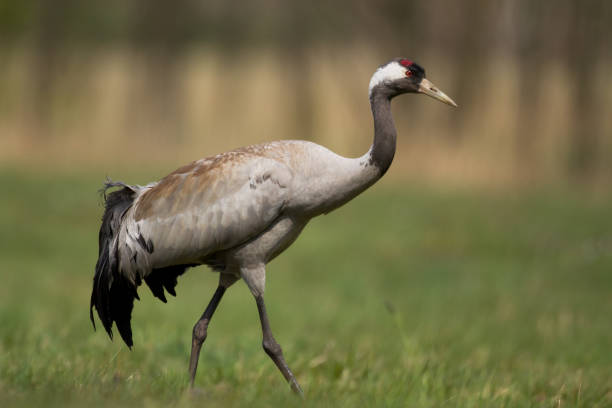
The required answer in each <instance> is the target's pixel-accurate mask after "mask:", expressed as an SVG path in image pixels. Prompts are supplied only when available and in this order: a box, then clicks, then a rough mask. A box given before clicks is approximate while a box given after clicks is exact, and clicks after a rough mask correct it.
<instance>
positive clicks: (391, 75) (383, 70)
mask: <svg viewBox="0 0 612 408" xmlns="http://www.w3.org/2000/svg"><path fill="white" fill-rule="evenodd" d="M404 75H406V68H404V67H403V66H401V65H400V64H399V63H397V62H395V61H393V62H390V63H388V64H387V65H385V66H384V67H380V68H378V69H377V70H376V72H374V75H372V79H370V88H369V89H368V95H372V89H374V87H375V86H377V85H380V84H382V83H385V82H391V81H395V80H397V79H401V78H403V77H404Z"/></svg>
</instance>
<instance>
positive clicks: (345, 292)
mask: <svg viewBox="0 0 612 408" xmlns="http://www.w3.org/2000/svg"><path fill="white" fill-rule="evenodd" d="M167 170H170V169H167ZM163 174H164V172H163V171H160V172H158V173H154V172H153V173H149V174H148V175H147V176H144V175H143V174H142V173H140V174H138V173H134V174H132V176H131V177H130V176H128V177H122V179H123V180H124V181H129V182H133V183H145V182H147V181H150V180H152V179H155V178H156V177H158V176H162V175H163ZM104 176H105V174H103V173H99V174H94V173H93V172H92V173H87V174H83V175H75V174H74V173H68V172H58V171H50V172H42V171H25V170H23V169H19V170H18V169H15V168H3V169H1V170H0V186H2V197H1V199H0V243H1V244H0V273H1V280H0V405H1V406H3V407H10V406H40V405H41V404H44V405H45V406H62V407H64V406H89V407H96V406H110V405H113V406H133V405H134V404H136V405H137V406H147V407H157V406H169V405H170V406H185V407H190V406H201V405H209V406H228V407H231V406H266V407H270V406H313V407H360V406H385V407H406V406H411V407H444V406H449V407H455V406H461V407H484V406H494V407H531V406H533V407H536V406H537V407H604V406H612V352H611V350H612V217H610V214H612V196H610V195H609V194H607V193H604V194H593V193H587V192H583V191H578V192H576V191H571V190H570V189H568V188H559V189H554V188H546V189H535V188H532V189H528V190H523V191H521V192H520V193H519V192H516V191H514V190H513V189H508V190H504V191H484V190H477V189H456V188H455V189H453V188H442V187H437V188H429V187H425V186H423V185H418V184H416V185H415V184H410V183H401V182H397V181H391V182H383V183H382V184H381V185H377V186H374V187H373V188H372V189H371V190H369V191H367V192H366V193H365V194H364V195H362V196H360V197H358V198H357V199H356V200H354V201H353V202H351V203H349V204H348V205H347V206H345V207H343V208H341V209H339V210H337V211H335V212H333V213H332V214H330V215H327V216H324V217H320V218H318V219H315V220H313V222H312V223H311V224H310V225H309V226H308V227H307V228H306V229H305V231H304V233H303V234H302V236H301V237H300V238H299V239H298V241H297V242H296V243H295V244H294V245H293V246H292V247H291V248H290V249H289V250H288V251H287V252H286V253H285V254H283V255H282V256H280V257H279V258H278V259H276V260H275V261H273V262H272V263H271V264H270V265H269V267H268V279H267V290H266V301H267V306H268V312H269V314H270V319H271V323H272V328H273V331H274V333H275V336H276V338H277V340H278V341H279V343H280V344H281V345H282V346H283V350H284V354H285V357H286V359H287V361H288V363H289V365H290V366H291V367H292V369H293V371H294V373H295V374H296V376H297V378H298V380H299V381H300V383H301V385H302V387H303V388H304V392H305V394H306V399H305V400H304V401H303V402H302V401H300V400H298V399H297V398H296V397H294V396H293V395H292V394H291V392H290V389H289V387H288V386H287V385H286V384H285V382H284V380H283V378H282V376H281V375H280V373H279V372H278V371H277V369H276V367H274V365H273V363H272V362H271V361H270V360H269V359H268V357H267V356H266V355H265V353H264V352H263V350H262V348H261V332H260V326H259V321H258V316H257V310H256V307H255V302H254V301H253V298H252V297H251V295H250V293H249V291H248V289H247V288H246V285H244V284H243V283H242V282H239V283H237V284H236V285H234V287H232V288H231V289H230V290H229V291H228V293H227V295H226V296H225V298H224V299H223V301H222V303H221V305H220V307H219V309H218V311H217V314H216V315H215V317H214V319H213V321H212V323H211V326H210V328H209V335H208V339H207V340H206V343H205V345H204V348H203V351H202V355H201V358H200V366H199V372H198V376H197V379H196V385H197V392H190V391H189V388H188V374H187V364H188V356H189V347H190V341H191V329H192V326H193V324H194V323H195V321H196V320H197V318H198V317H199V316H200V314H201V313H202V311H203V309H204V307H205V305H206V304H207V302H208V300H209V299H210V297H211V296H212V293H213V292H214V290H215V287H216V280H217V276H216V275H215V274H213V273H211V272H209V271H208V270H206V269H205V268H203V267H199V268H195V269H192V270H190V271H189V272H188V273H187V274H186V275H185V276H183V277H181V278H180V279H179V284H178V286H177V294H178V296H177V298H170V299H169V301H168V304H166V305H164V304H162V303H161V302H159V301H158V300H157V299H154V298H153V296H152V295H151V293H150V291H149V290H148V288H146V287H141V288H140V291H139V293H140V297H141V299H142V300H141V301H140V302H137V303H136V304H135V309H134V314H133V320H132V325H133V329H134V343H135V347H134V349H133V351H131V352H130V351H129V350H128V349H127V347H126V346H125V345H124V344H122V342H121V341H120V339H119V338H118V336H117V337H116V338H115V340H114V341H113V342H110V341H109V339H108V337H107V336H106V334H105V333H104V331H103V330H101V328H100V324H99V322H98V331H97V332H94V331H93V329H92V327H91V323H90V322H89V310H88V308H89V296H90V290H91V283H92V281H91V279H92V277H93V268H94V265H95V261H96V257H97V232H98V230H97V228H98V226H99V219H100V216H101V213H102V201H101V198H100V196H99V195H98V194H97V192H96V190H97V189H98V188H99V187H100V186H101V183H102V181H103V179H104ZM111 176H116V175H115V174H111Z"/></svg>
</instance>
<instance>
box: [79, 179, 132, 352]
mask: <svg viewBox="0 0 612 408" xmlns="http://www.w3.org/2000/svg"><path fill="white" fill-rule="evenodd" d="M111 187H123V188H121V189H120V190H117V191H113V192H112V193H110V194H108V195H107V194H106V190H107V189H109V188H111ZM102 192H103V194H104V198H105V210H104V215H103V216H102V226H101V227H100V235H99V253H98V262H97V263H96V274H95V275H94V281H93V290H92V292H91V303H90V306H89V317H90V318H91V322H92V324H93V326H94V329H95V328H96V324H95V322H94V317H93V308H94V307H95V308H96V310H97V311H98V317H99V318H100V320H101V321H102V325H103V326H104V328H105V329H106V331H107V332H108V335H109V336H110V338H111V339H112V338H113V331H112V326H113V322H115V323H116V325H117V329H118V330H119V334H120V335H121V338H122V339H123V341H125V344H127V345H128V347H132V344H133V343H132V328H131V326H130V319H131V316H132V308H133V306H134V298H137V299H138V293H137V292H136V287H135V286H134V284H133V283H132V282H131V281H130V280H128V279H127V278H125V277H124V276H123V275H122V274H121V272H120V271H119V254H118V239H116V238H117V236H118V234H119V230H120V227H121V219H122V218H123V214H125V211H127V209H129V208H130V207H131V206H132V203H133V202H134V198H135V197H136V192H137V190H136V188H134V187H131V186H128V185H126V184H123V183H114V182H111V181H108V182H106V183H105V184H104V188H103V189H102Z"/></svg>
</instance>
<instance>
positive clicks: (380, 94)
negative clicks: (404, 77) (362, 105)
mask: <svg viewBox="0 0 612 408" xmlns="http://www.w3.org/2000/svg"><path fill="white" fill-rule="evenodd" d="M391 97H392V96H391V95H389V94H388V93H387V92H384V91H383V90H382V89H377V88H374V89H373V90H372V94H371V95H370V105H371V107H372V115H373V116H374V143H373V144H372V148H371V150H370V162H371V163H372V164H374V165H375V166H376V167H378V168H379V169H380V172H381V174H380V175H381V177H382V175H383V174H385V173H386V172H387V170H388V169H389V166H391V162H392V161H393V156H394V155H395V144H396V139H397V132H396V131H395V124H394V123H393V117H392V116H391Z"/></svg>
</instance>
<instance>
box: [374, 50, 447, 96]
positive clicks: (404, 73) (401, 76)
mask: <svg viewBox="0 0 612 408" xmlns="http://www.w3.org/2000/svg"><path fill="white" fill-rule="evenodd" d="M377 92H381V93H382V94H383V95H385V96H387V97H388V98H393V97H395V96H398V95H401V94H404V93H422V94H425V95H427V96H431V97H432V98H434V99H437V100H439V101H440V102H444V103H446V104H448V105H451V106H454V107H457V104H456V103H455V102H454V101H453V100H452V99H451V98H449V97H448V96H447V95H446V94H445V93H444V92H442V91H441V90H439V89H438V88H437V87H436V86H435V85H434V84H433V83H431V81H429V80H428V79H427V78H425V70H424V69H423V68H422V67H421V66H420V65H418V64H417V63H415V62H412V61H411V60H409V59H407V58H395V59H394V60H392V61H390V62H388V63H386V64H384V65H381V66H380V67H379V68H378V69H377V70H376V72H375V73H374V75H372V79H371V80H370V97H372V95H373V94H374V93H377Z"/></svg>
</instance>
